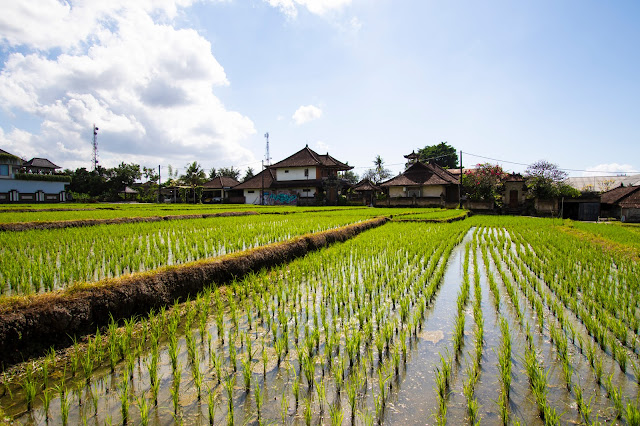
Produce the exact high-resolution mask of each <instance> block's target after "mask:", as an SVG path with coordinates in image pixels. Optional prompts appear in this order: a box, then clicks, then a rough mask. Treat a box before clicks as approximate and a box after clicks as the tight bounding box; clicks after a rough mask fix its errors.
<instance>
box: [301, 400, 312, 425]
mask: <svg viewBox="0 0 640 426" xmlns="http://www.w3.org/2000/svg"><path fill="white" fill-rule="evenodd" d="M312 402H313V400H312V399H311V395H309V396H308V397H306V398H305V399H304V404H303V405H304V411H303V413H304V423H305V424H306V425H307V426H309V425H311V419H312V418H313V411H312Z"/></svg>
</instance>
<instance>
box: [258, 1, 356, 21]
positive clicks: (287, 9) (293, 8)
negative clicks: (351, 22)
mask: <svg viewBox="0 0 640 426" xmlns="http://www.w3.org/2000/svg"><path fill="white" fill-rule="evenodd" d="M265 1H266V2H267V3H269V5H271V6H272V7H277V8H278V9H280V11H282V13H284V14H285V15H286V16H287V17H289V18H295V17H296V16H297V15H298V8H299V7H304V8H306V9H307V10H308V11H309V12H311V13H313V14H315V15H320V16H324V15H327V14H329V13H330V12H339V11H341V10H342V9H343V8H345V7H346V6H348V5H350V4H351V0H265Z"/></svg>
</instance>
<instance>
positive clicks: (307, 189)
mask: <svg viewBox="0 0 640 426" xmlns="http://www.w3.org/2000/svg"><path fill="white" fill-rule="evenodd" d="M302 192H311V190H310V189H309V188H305V189H303V190H302Z"/></svg>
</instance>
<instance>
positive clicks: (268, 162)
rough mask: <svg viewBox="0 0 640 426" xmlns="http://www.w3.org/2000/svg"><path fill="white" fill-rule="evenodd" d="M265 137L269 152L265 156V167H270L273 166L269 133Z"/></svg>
mask: <svg viewBox="0 0 640 426" xmlns="http://www.w3.org/2000/svg"><path fill="white" fill-rule="evenodd" d="M264 137H265V138H266V139H267V152H266V154H265V161H264V165H265V166H267V167H269V166H270V165H271V157H270V156H269V132H267V133H265V134H264Z"/></svg>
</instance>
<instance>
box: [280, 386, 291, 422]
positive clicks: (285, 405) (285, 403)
mask: <svg viewBox="0 0 640 426" xmlns="http://www.w3.org/2000/svg"><path fill="white" fill-rule="evenodd" d="M288 416H289V400H288V399H287V393H286V389H283V391H282V397H281V398H280V417H281V418H282V424H283V425H284V424H286V423H287V417H288Z"/></svg>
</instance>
